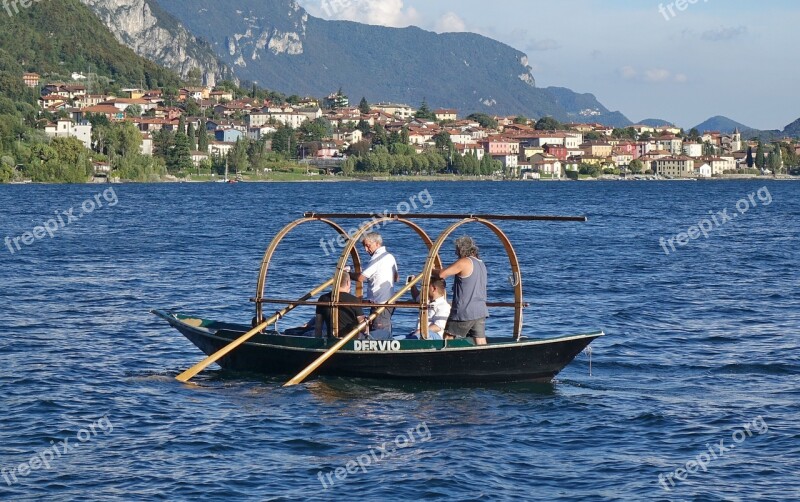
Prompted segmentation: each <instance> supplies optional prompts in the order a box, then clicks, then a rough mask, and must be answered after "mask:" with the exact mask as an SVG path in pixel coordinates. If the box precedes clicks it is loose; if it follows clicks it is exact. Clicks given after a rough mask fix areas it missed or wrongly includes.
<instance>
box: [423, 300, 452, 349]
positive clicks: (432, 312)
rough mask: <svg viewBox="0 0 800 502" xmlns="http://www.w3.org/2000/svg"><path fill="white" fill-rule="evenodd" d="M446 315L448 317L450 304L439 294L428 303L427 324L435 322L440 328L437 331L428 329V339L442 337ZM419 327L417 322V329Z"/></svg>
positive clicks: (439, 338)
mask: <svg viewBox="0 0 800 502" xmlns="http://www.w3.org/2000/svg"><path fill="white" fill-rule="evenodd" d="M448 317H450V304H449V303H447V299H446V298H445V297H444V296H440V297H439V298H437V299H436V300H434V301H433V302H431V304H430V305H428V326H430V325H431V324H435V325H436V326H438V327H439V329H441V331H439V332H438V333H436V332H433V331H430V330H429V331H428V340H441V339H442V333H444V327H445V326H446V325H447V318H448ZM420 328H421V327H420V325H419V323H417V329H418V330H419V329H420Z"/></svg>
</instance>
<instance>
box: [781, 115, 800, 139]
mask: <svg viewBox="0 0 800 502" xmlns="http://www.w3.org/2000/svg"><path fill="white" fill-rule="evenodd" d="M783 134H784V135H785V136H791V137H793V138H800V119H797V120H795V121H794V122H792V123H791V124H789V125H787V126H786V127H784V129H783Z"/></svg>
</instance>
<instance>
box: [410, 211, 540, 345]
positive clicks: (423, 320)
mask: <svg viewBox="0 0 800 502" xmlns="http://www.w3.org/2000/svg"><path fill="white" fill-rule="evenodd" d="M472 222H475V223H481V224H483V225H485V226H487V227H489V229H490V230H492V232H494V234H495V235H496V236H497V237H498V238H499V239H500V242H502V243H503V247H504V248H505V249H506V254H508V260H509V262H510V264H511V273H512V274H514V279H515V280H514V282H515V284H514V339H515V340H519V339H520V337H521V336H522V307H523V306H524V305H523V302H522V274H521V273H520V269H519V259H518V258H517V253H516V251H514V246H512V245H511V241H510V240H508V237H507V236H506V234H505V233H503V231H502V230H500V228H499V227H498V226H497V225H495V224H494V223H492V222H491V221H489V220H485V219H482V218H476V217H469V218H465V219H463V220H461V221H457V222H455V223H453V224H452V225H450V226H449V227H447V229H446V230H445V231H444V232H442V233H441V234H440V235H439V238H438V239H436V243H435V244H434V245H433V248H432V249H431V250H430V252H429V254H428V259H427V260H426V262H425V268H424V269H423V270H422V274H423V277H422V291H421V294H420V300H419V301H420V303H421V304H422V305H427V304H428V302H429V301H430V298H429V296H430V295H429V294H428V289H429V288H428V286H429V285H430V280H431V273H432V272H433V269H434V266H437V268H441V265H436V263H435V261H434V259H433V258H434V256H435V257H436V258H438V256H439V251H440V250H441V248H442V246H443V245H444V243H445V241H447V238H448V237H450V235H451V234H452V233H453V232H455V231H456V230H457V229H458V228H459V227H461V226H462V225H465V224H467V223H472ZM419 322H420V334H421V335H422V338H428V310H427V308H424V307H420V321H419Z"/></svg>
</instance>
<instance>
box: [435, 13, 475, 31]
mask: <svg viewBox="0 0 800 502" xmlns="http://www.w3.org/2000/svg"><path fill="white" fill-rule="evenodd" d="M434 30H435V31H436V32H437V33H454V32H462V31H467V23H465V22H464V20H463V19H461V17H460V16H459V15H458V14H456V13H455V12H447V13H446V14H445V15H443V16H442V17H440V18H439V20H438V21H436V27H435V28H434Z"/></svg>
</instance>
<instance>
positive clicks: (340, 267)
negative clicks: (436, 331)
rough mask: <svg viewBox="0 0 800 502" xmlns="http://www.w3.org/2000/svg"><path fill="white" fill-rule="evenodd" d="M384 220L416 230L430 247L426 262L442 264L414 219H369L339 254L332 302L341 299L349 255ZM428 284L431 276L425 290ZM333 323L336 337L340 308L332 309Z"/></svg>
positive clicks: (427, 237)
mask: <svg viewBox="0 0 800 502" xmlns="http://www.w3.org/2000/svg"><path fill="white" fill-rule="evenodd" d="M384 222H398V223H402V224H404V225H406V226H408V227H409V228H411V229H412V230H414V232H416V233H417V235H419V237H420V238H421V239H422V242H424V243H425V246H426V248H427V249H428V258H427V260H426V263H427V261H431V262H432V263H435V264H437V266H439V267H441V266H442V260H441V258H439V255H438V254H436V253H433V254H431V253H432V249H433V247H434V244H433V241H432V240H431V238H430V236H428V234H427V233H426V232H425V230H423V229H422V227H420V226H419V225H417V224H416V223H414V222H413V221H410V220H408V219H406V218H403V217H401V216H396V215H392V216H384V217H381V218H376V219H374V220H372V221H368V222H366V223H364V224H363V225H361V227H360V228H359V229H358V231H357V232H356V233H355V234H353V236H352V237H351V238H350V240H349V241H348V242H347V244H346V245H345V247H344V249H343V250H342V254H341V255H339V263H337V264H336V273H335V274H334V276H333V287H332V293H331V302H332V303H336V302H338V301H339V287H338V286H339V284H340V283H341V280H342V276H344V274H345V273H346V272H345V271H344V268H345V266H346V265H347V258H348V256H352V254H353V253H354V252H355V253H356V254H358V253H357V251H356V249H355V247H356V244H358V243H359V242H361V239H362V237H363V236H364V234H366V233H367V231H369V230H370V229H372V227H375V226H377V225H380V224H381V223H384ZM358 272H359V273H360V270H358ZM357 284H358V285H359V286H360V285H361V283H360V282H359V283H357ZM428 284H430V278H428V281H427V282H426V283H425V285H424V286H423V287H424V288H425V290H427V288H428ZM359 296H360V295H359ZM420 309H421V310H425V309H423V308H422V307H420ZM331 324H332V325H333V327H332V331H333V336H334V337H338V336H339V309H332V310H331Z"/></svg>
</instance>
